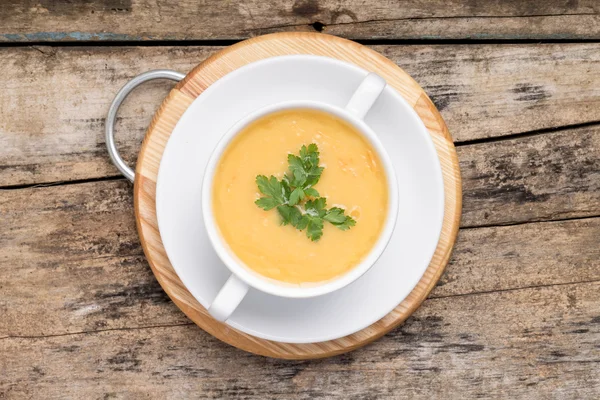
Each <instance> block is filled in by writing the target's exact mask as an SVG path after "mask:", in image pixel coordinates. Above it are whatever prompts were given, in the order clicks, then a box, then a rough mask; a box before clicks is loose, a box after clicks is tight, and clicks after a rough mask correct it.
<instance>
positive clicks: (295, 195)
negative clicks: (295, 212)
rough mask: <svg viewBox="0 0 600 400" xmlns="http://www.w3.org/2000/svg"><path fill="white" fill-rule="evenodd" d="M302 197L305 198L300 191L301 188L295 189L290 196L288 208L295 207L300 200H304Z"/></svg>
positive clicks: (302, 191)
mask: <svg viewBox="0 0 600 400" xmlns="http://www.w3.org/2000/svg"><path fill="white" fill-rule="evenodd" d="M304 197H306V195H305V194H304V190H302V188H299V187H297V188H296V189H294V190H293V191H292V193H291V194H290V201H289V204H290V206H295V205H296V204H298V203H299V202H300V200H302V199H304Z"/></svg>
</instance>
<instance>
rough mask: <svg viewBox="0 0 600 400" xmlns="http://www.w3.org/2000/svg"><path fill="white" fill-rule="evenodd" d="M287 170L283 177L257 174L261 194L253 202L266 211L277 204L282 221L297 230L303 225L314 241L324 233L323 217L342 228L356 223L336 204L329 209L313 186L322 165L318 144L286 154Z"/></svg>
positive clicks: (345, 228) (319, 175) (317, 180)
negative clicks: (320, 164) (297, 152)
mask: <svg viewBox="0 0 600 400" xmlns="http://www.w3.org/2000/svg"><path fill="white" fill-rule="evenodd" d="M288 164H289V171H288V172H287V173H286V174H285V175H284V177H283V179H282V180H278V179H277V178H275V177H274V176H272V175H271V176H270V177H269V178H267V177H266V176H264V175H258V176H257V177H256V185H257V186H258V190H259V191H260V192H261V193H262V194H263V195H264V196H263V197H261V198H260V199H258V200H256V202H255V203H256V205H257V206H259V207H260V208H262V209H263V210H265V211H269V210H272V209H273V208H277V211H278V212H279V215H280V216H281V224H282V225H292V226H293V227H294V228H296V229H298V230H304V229H306V236H307V237H308V238H309V239H310V240H312V241H313V242H316V241H318V240H319V239H320V238H321V236H323V223H324V222H323V221H327V222H329V223H331V224H332V225H333V226H335V227H337V228H338V229H341V230H343V231H345V230H348V229H350V228H351V227H353V226H354V225H356V221H355V220H354V219H353V218H352V217H351V216H349V215H345V214H344V210H343V209H341V208H339V207H332V208H330V209H329V210H328V209H326V208H325V207H326V206H327V201H326V200H325V198H324V197H320V195H319V192H318V191H317V190H316V189H315V188H314V186H315V185H316V184H317V183H318V182H319V179H320V178H321V174H322V173H323V169H324V168H323V167H319V148H318V147H317V145H316V144H314V143H311V144H310V145H308V147H306V146H302V148H301V149H300V154H299V156H296V155H294V154H289V155H288Z"/></svg>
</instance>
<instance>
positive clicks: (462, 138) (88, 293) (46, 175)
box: [0, 0, 600, 399]
mask: <svg viewBox="0 0 600 400" xmlns="http://www.w3.org/2000/svg"><path fill="white" fill-rule="evenodd" d="M315 30H316V31H322V32H326V33H330V34H334V35H339V36H343V37H347V38H350V39H355V40H358V41H359V42H361V43H364V44H367V45H369V46H370V47H372V48H373V49H375V50H377V51H379V52H381V53H382V54H384V55H386V56H387V57H389V58H390V59H392V60H393V61H394V62H396V63H397V64H398V65H399V66H401V67H402V68H404V69H405V70H406V71H407V72H408V73H410V74H411V75H412V76H413V77H414V78H415V79H416V80H417V81H418V82H419V83H420V84H421V85H422V86H423V87H424V89H425V90H426V92H427V93H428V94H429V95H430V96H431V98H432V99H433V101H434V102H435V104H436V105H437V107H438V108H439V109H440V111H441V113H442V115H443V117H444V119H445V120H446V122H447V124H448V127H449V129H450V132H451V134H452V136H453V138H454V140H455V143H456V146H457V151H458V155H459V158H460V165H461V169H462V177H463V193H464V209H463V218H462V224H461V227H462V228H461V231H460V234H459V239H458V243H457V245H456V247H455V250H454V253H453V256H452V259H451V261H450V264H449V265H448V268H447V270H446V273H445V274H444V276H443V277H442V280H441V282H440V283H439V285H438V286H437V287H436V288H435V289H434V291H433V292H432V294H431V295H430V296H429V298H428V299H427V300H426V301H425V302H424V303H423V305H422V307H421V308H420V309H419V310H417V312H416V313H415V314H414V315H413V316H412V317H411V318H410V319H409V320H408V321H407V322H406V323H405V324H403V325H402V326H401V327H399V328H398V329H396V330H394V331H393V332H391V333H390V334H388V335H387V336H385V337H383V338H382V339H380V340H379V341H377V342H375V343H373V344H371V345H369V346H367V347H365V348H362V349H360V350H357V351H354V352H352V353H349V354H346V355H342V356H338V357H334V358H330V359H324V360H318V361H282V360H275V359H267V358H263V357H258V356H254V355H251V354H247V353H244V352H242V351H239V350H237V349H235V348H233V347H230V346H228V345H225V344H223V343H221V342H220V341H218V340H216V339H214V338H213V337H211V336H209V335H208V334H206V333H205V332H203V331H202V330H200V329H199V328H197V327H196V326H195V325H194V324H192V323H191V322H190V321H189V320H188V319H187V318H186V317H185V316H184V315H183V314H182V313H181V312H180V311H179V310H178V309H177V308H176V307H175V306H174V305H173V303H172V302H171V301H170V300H169V298H168V297H167V296H166V295H165V293H164V292H163V291H162V289H161V288H160V286H159V285H158V283H157V282H156V280H155V279H154V277H153V275H152V273H151V272H150V269H149V266H148V264H147V262H146V261H145V259H144V255H143V253H142V250H141V247H140V244H139V241H138V237H137V233H136V229H135V221H134V213H133V204H132V186H131V184H129V182H127V181H126V180H125V179H124V178H122V177H121V176H120V175H119V173H118V171H117V170H116V169H115V168H114V167H113V166H112V164H111V163H110V161H109V159H108V154H107V152H106V150H105V144H104V117H105V115H106V112H107V109H108V105H109V103H110V101H111V100H112V97H113V96H114V94H115V93H116V91H117V90H118V89H119V88H120V87H121V86H122V85H123V84H124V83H125V82H127V81H128V80H129V79H130V78H131V77H133V76H135V75H136V74H138V73H141V72H144V71H147V70H150V69H155V68H171V69H175V70H178V71H182V72H186V71H188V70H189V69H190V68H191V67H193V66H194V65H196V64H198V63H199V62H201V61H202V60H204V59H205V58H207V57H208V56H209V55H211V54H214V53H215V52H216V51H218V50H220V49H222V48H223V46H227V45H230V44H232V43H235V42H236V41H238V40H241V39H244V38H247V37H251V36H256V35H259V34H264V33H269V32H276V31H315ZM0 67H1V68H0V70H1V73H0V88H1V89H0V189H1V190H0V226H1V229H0V399H22V398H38V399H63V398H72V399H113V398H126V399H130V398H133V399H137V398H172V399H181V398H195V397H205V398H238V397H239V398H250V399H266V398H285V399H296V398H302V399H313V398H343V399H371V398H373V399H375V398H416V399H419V398H423V399H432V398H439V399H448V398H475V397H480V398H526V399H535V398H539V399H548V398H556V399H580V398H586V399H598V398H600V3H599V2H598V1H596V0H580V1H562V0H560V1H559V0H548V1H543V2H542V1H520V0H510V1H502V2H499V1H494V0H482V1H471V0H450V1H431V2H425V1H419V2H411V3H408V2H406V3H404V2H396V1H391V0H379V1H373V2H365V1H364V0H340V1H333V0H297V1H295V2H286V1H282V0H277V1H271V2H266V1H265V2H263V1H248V2H231V1H222V0H205V1H196V0H181V1H170V2H169V1H167V0H85V1H84V0H79V1H68V2H67V1H53V0H3V1H1V2H0ZM171 86H172V84H171V83H169V82H156V83H150V84H147V85H146V86H145V87H144V88H143V89H140V90H137V91H136V92H135V93H134V94H133V95H132V96H131V98H130V99H129V100H128V101H127V102H126V104H125V105H124V107H123V108H122V111H121V113H120V114H119V115H120V117H119V121H118V126H117V132H118V133H117V136H118V140H117V142H118V146H119V148H120V149H122V151H123V152H124V154H125V156H126V159H127V160H128V161H129V162H131V163H134V161H135V157H136V154H137V151H138V149H139V146H140V142H141V139H142V137H143V134H144V130H145V128H146V127H147V126H148V124H149V122H150V119H151V116H152V114H153V113H154V111H155V110H156V108H157V106H158V104H159V103H160V102H161V100H162V99H163V98H164V96H165V95H166V94H167V93H168V91H169V89H170V87H171Z"/></svg>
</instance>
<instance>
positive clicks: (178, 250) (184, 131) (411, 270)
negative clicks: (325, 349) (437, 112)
mask: <svg viewBox="0 0 600 400" xmlns="http://www.w3.org/2000/svg"><path fill="white" fill-rule="evenodd" d="M367 74H368V72H367V71H365V70H363V69H361V68H358V67H356V66H354V65H352V64H348V63H345V62H342V61H338V60H335V59H331V58H326V57H318V56H308V55H298V56H283V57H274V58H269V59H265V60H262V61H258V62H255V63H252V64H249V65H247V66H245V67H242V68H240V69H237V70H235V71H234V72H232V73H230V74H228V75H226V76H225V77H223V78H221V79H220V80H218V81H217V82H215V83H214V84H212V85H211V86H210V87H209V88H208V89H206V90H205V91H204V92H203V93H202V94H201V95H200V96H199V97H198V98H197V99H196V100H195V101H194V102H193V103H192V104H191V105H190V107H189V108H188V109H187V110H186V112H185V113H184V115H183V116H182V117H181V119H180V120H179V122H178V123H177V125H176V127H175V129H174V130H173V133H172V135H171V137H170V139H169V141H168V143H167V146H166V148H165V151H164V153H163V156H162V160H161V163H160V168H159V173H158V180H157V187H156V212H157V219H158V225H159V230H160V235H161V239H162V241H163V244H164V247H165V250H166V252H167V255H168V257H169V260H170V262H171V264H172V265H173V268H174V269H175V271H176V272H177V275H178V276H179V278H180V279H181V281H182V282H183V284H184V285H185V286H186V288H187V289H188V290H189V291H190V293H191V294H192V295H193V296H194V297H195V298H196V299H197V300H198V301H199V302H200V303H201V304H202V305H203V306H204V307H206V308H207V307H208V306H209V305H210V303H211V302H212V300H213V299H214V298H215V296H216V295H217V293H218V291H219V289H220V288H221V287H222V286H223V284H224V283H225V281H226V280H227V278H228V276H229V275H230V272H229V270H228V269H227V268H226V267H225V266H224V264H223V263H222V262H221V261H220V260H219V258H218V257H217V255H216V253H215V251H214V250H213V249H212V247H211V245H210V242H209V240H208V237H207V234H206V231H205V229H204V226H203V220H202V210H201V187H202V177H203V174H204V169H205V167H206V163H207V161H208V158H209V156H210V154H211V152H212V150H213V148H214V147H215V146H216V144H217V142H218V141H219V139H220V138H221V136H222V135H223V134H224V133H225V132H226V131H227V130H228V129H229V128H230V127H231V126H232V125H233V124H234V123H235V122H236V121H238V120H239V119H241V118H242V117H243V116H245V115H246V114H248V113H250V112H252V111H255V110H257V109H259V108H261V107H264V106H266V105H269V104H273V103H276V102H280V101H288V100H318V101H321V102H325V103H329V104H332V105H337V106H340V107H344V106H345V104H346V103H347V101H348V100H349V99H350V96H351V95H352V93H353V92H354V90H355V89H356V87H357V86H358V85H359V83H360V82H361V81H362V79H363V78H364V77H365V76H366V75H367ZM365 122H366V123H367V124H368V125H369V126H370V127H371V128H372V129H373V130H374V131H375V132H376V133H377V134H378V135H379V137H380V139H381V141H382V142H383V145H384V146H385V148H386V150H387V151H388V153H389V155H390V158H391V160H392V162H393V164H394V168H395V171H396V175H397V179H398V187H399V212H398V222H397V224H396V228H395V230H394V233H393V236H392V239H391V240H390V243H389V245H388V247H387V248H386V250H385V251H384V253H383V255H382V256H381V257H380V258H379V260H378V261H377V263H376V264H375V265H374V266H373V267H372V268H371V269H370V270H369V271H368V272H367V273H366V274H365V275H363V276H362V277H361V278H360V279H358V280H357V281H356V282H354V283H352V284H351V285H349V286H347V287H345V288H343V289H341V290H339V291H337V292H334V293H331V294H328V295H324V296H320V297H315V298H309V299H288V298H281V297H276V296H272V295H268V294H265V293H261V292H258V291H256V290H254V289H250V292H249V293H248V295H247V296H246V298H245V299H244V300H243V302H242V304H240V306H239V307H238V308H237V309H236V311H235V312H234V313H233V315H232V316H231V317H230V319H229V320H228V321H227V322H226V323H227V324H229V325H230V326H232V327H234V328H236V329H238V330H240V331H242V332H245V333H248V334H250V335H254V336H256V337H260V338H263V339H268V340H275V341H280V342H288V343H313V342H322V341H327V340H332V339H337V338H340V337H343V336H346V335H349V334H352V333H355V332H357V331H359V330H361V329H363V328H365V327H367V326H369V325H371V324H372V323H374V322H376V321H377V320H379V319H381V318H383V317H384V316H385V315H386V314H388V313H389V312H390V311H391V310H393V309H394V308H395V307H396V306H397V305H398V304H399V303H400V302H402V300H404V298H405V297H406V296H407V295H408V294H409V293H410V292H411V290H412V289H413V288H414V286H415V285H416V284H417V282H418V281H419V279H420V278H421V276H422V275H423V273H424V272H425V269H426V268H427V266H428V264H429V262H430V260H431V257H432V255H433V252H434V250H435V248H436V245H437V242H438V238H439V235H440V231H441V227H442V220H443V213H444V211H443V210H444V190H443V181H442V172H441V167H440V164H439V160H438V158H437V154H436V151H435V148H434V146H433V143H432V141H431V138H430V136H429V134H428V132H427V130H426V128H425V126H424V125H423V123H422V121H421V120H420V119H419V117H418V116H417V114H416V113H415V112H414V110H413V109H412V108H411V107H410V105H408V104H407V103H406V102H405V101H404V99H403V98H402V97H401V96H400V95H399V94H398V93H397V92H396V91H395V90H394V89H392V88H391V87H389V86H387V87H386V89H385V90H384V92H383V93H382V94H381V96H380V97H379V99H378V100H377V101H376V103H375V105H374V106H373V108H372V109H371V110H370V111H369V113H368V114H367V116H366V118H365Z"/></svg>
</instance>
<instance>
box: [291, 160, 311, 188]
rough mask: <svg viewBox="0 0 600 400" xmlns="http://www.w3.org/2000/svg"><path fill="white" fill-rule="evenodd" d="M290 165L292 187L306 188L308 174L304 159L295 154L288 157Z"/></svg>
mask: <svg viewBox="0 0 600 400" xmlns="http://www.w3.org/2000/svg"><path fill="white" fill-rule="evenodd" d="M288 164H289V165H290V171H291V172H292V177H291V179H290V185H291V186H294V187H304V184H305V183H306V178H307V177H308V172H307V171H306V170H305V169H304V163H303V162H302V159H301V158H300V157H298V156H295V155H293V154H289V155H288Z"/></svg>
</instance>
